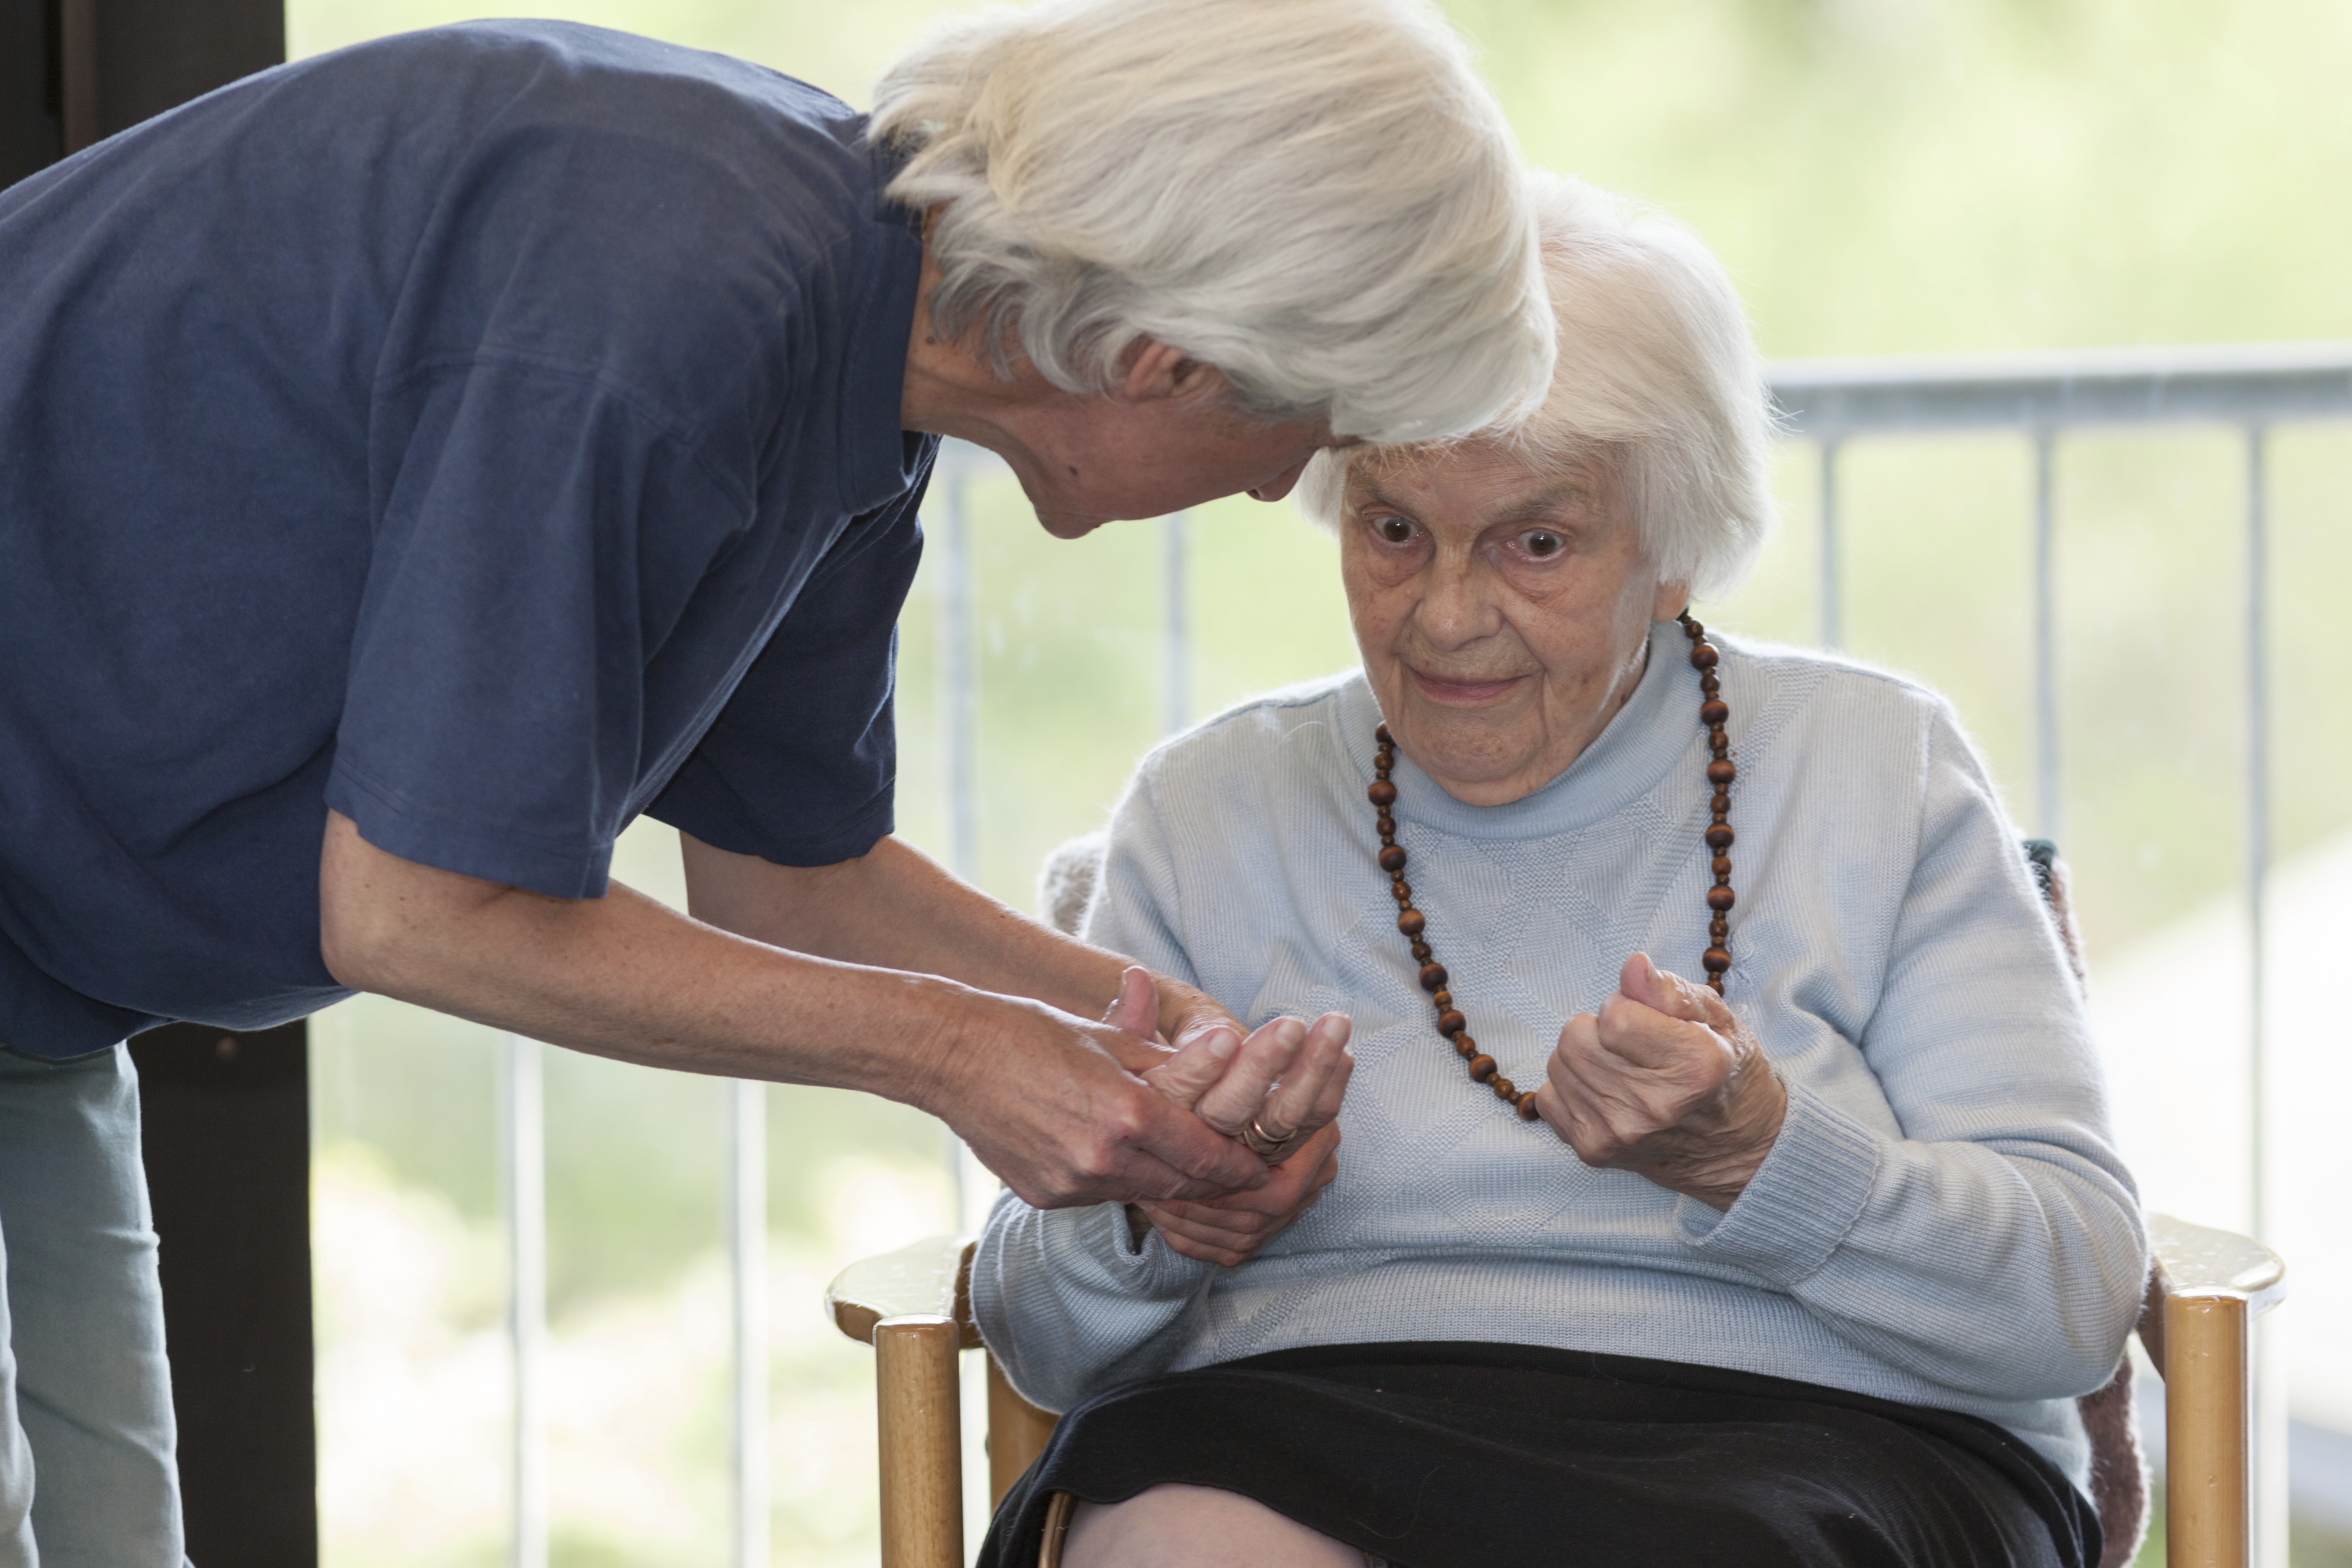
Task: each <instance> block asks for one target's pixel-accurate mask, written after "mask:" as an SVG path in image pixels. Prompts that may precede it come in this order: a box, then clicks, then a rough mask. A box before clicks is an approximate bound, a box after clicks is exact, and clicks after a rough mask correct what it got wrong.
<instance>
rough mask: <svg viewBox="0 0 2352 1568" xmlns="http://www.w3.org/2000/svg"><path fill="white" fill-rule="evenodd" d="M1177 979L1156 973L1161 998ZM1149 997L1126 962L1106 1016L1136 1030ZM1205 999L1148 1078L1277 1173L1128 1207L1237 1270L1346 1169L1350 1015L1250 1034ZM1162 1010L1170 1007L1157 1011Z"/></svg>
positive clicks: (1188, 1250)
mask: <svg viewBox="0 0 2352 1568" xmlns="http://www.w3.org/2000/svg"><path fill="white" fill-rule="evenodd" d="M1174 984H1175V983H1173V982H1171V981H1168V980H1166V979H1165V978H1162V979H1161V980H1160V982H1159V995H1160V998H1162V1000H1163V1003H1164V999H1165V998H1166V996H1167V993H1168V989H1169V988H1170V987H1171V986H1172V985H1174ZM1178 989H1179V990H1180V991H1189V989H1190V988H1189V987H1179V988H1178ZM1191 994H1192V996H1194V997H1200V994H1199V993H1198V992H1192V993H1191ZM1153 1000H1154V988H1153V984H1152V977H1151V975H1150V973H1148V972H1147V971H1145V970H1142V969H1140V968H1133V969H1129V970H1128V971H1127V973H1125V975H1124V976H1122V978H1121V989H1120V993H1119V998H1118V1001H1117V1002H1115V1003H1113V1004H1112V1005H1111V1008H1110V1011H1109V1013H1108V1015H1106V1016H1105V1019H1104V1021H1105V1022H1106V1023H1108V1024H1111V1025H1113V1026H1119V1027H1125V1028H1128V1029H1129V1030H1136V1029H1139V1028H1140V1027H1142V1026H1146V1021H1147V1020H1148V1019H1150V1017H1151V1016H1152V1008H1153ZM1200 1000H1201V1002H1202V1003H1204V1004H1206V1006H1207V1007H1208V1008H1210V1009H1213V1010H1214V1014H1213V1018H1210V1017H1202V1018H1201V1021H1200V1022H1198V1023H1196V1024H1195V1025H1194V1026H1192V1028H1191V1029H1190V1030H1188V1031H1186V1032H1184V1033H1182V1034H1181V1035H1180V1037H1179V1038H1180V1041H1181V1044H1180V1046H1179V1047H1178V1048H1177V1049H1175V1050H1174V1051H1173V1052H1172V1053H1171V1055H1170V1056H1169V1057H1168V1058H1166V1059H1165V1060H1163V1061H1161V1062H1160V1063H1158V1064H1156V1065H1154V1066H1152V1067H1150V1068H1146V1069H1144V1073H1143V1078H1144V1080H1145V1081H1146V1082H1148V1083H1150V1085H1151V1086H1152V1087H1153V1088H1154V1089H1158V1090H1159V1091H1160V1093H1162V1094H1164V1095H1166V1096H1167V1097H1168V1098H1169V1099H1170V1100H1172V1101H1173V1102H1175V1103H1176V1104H1178V1105H1181V1106H1184V1107H1186V1108H1187V1109H1189V1110H1192V1111H1193V1112H1194V1113H1195V1114H1197V1115H1198V1116H1199V1117H1200V1118H1201V1120H1202V1121H1205V1122H1207V1123H1208V1124H1209V1125H1210V1126H1212V1127H1213V1128H1215V1129H1217V1130H1218V1131H1221V1132H1224V1133H1227V1134H1228V1135H1230V1136H1233V1137H1236V1138H1240V1139H1242V1140H1244V1142H1247V1143H1248V1144H1249V1145H1250V1146H1251V1147H1252V1148H1254V1149H1256V1150H1258V1151H1259V1152H1262V1153H1264V1154H1265V1157H1266V1158H1267V1159H1268V1160H1269V1161H1271V1162H1273V1163H1274V1168H1273V1174H1272V1179H1271V1180H1270V1181H1268V1182H1267V1183H1266V1184H1265V1185H1264V1186H1262V1187H1259V1188H1256V1189H1255V1190H1254V1191H1250V1192H1246V1193H1240V1194H1234V1195H1232V1196H1229V1197H1223V1198H1215V1199H1202V1200H1194V1201H1191V1202H1181V1201H1180V1202H1169V1203H1144V1204H1141V1205H1131V1206H1130V1209H1129V1215H1130V1218H1134V1217H1136V1216H1138V1215H1139V1216H1140V1217H1141V1218H1142V1219H1143V1220H1144V1221H1145V1222H1146V1223H1149V1224H1150V1225H1151V1226H1153V1227H1154V1228H1156V1229H1158V1230H1159V1231H1160V1234H1161V1235H1162V1236H1164V1237H1167V1239H1168V1244H1169V1246H1171V1247H1174V1248H1175V1249H1176V1250H1177V1251H1179V1252H1181V1253H1182V1254H1184V1255H1185V1256H1186V1257H1188V1258H1202V1259H1205V1260H1206V1261H1209V1262H1212V1263H1219V1264H1223V1265H1224V1266H1226V1267H1227V1268H1231V1267H1232V1266H1233V1265H1234V1264H1237V1263H1241V1262H1243V1261H1244V1260H1245V1259H1247V1258H1249V1257H1251V1256H1252V1255H1253V1254H1255V1252H1256V1251H1257V1249H1258V1248H1259V1247H1263V1246H1265V1243H1266V1242H1267V1241H1268V1240H1270V1239H1271V1238H1272V1237H1274V1236H1275V1235H1276V1234H1277V1233H1278V1232H1280V1231H1281V1230H1282V1229H1283V1228H1284V1227H1285V1226H1287V1225H1289V1224H1290V1222H1291V1221H1293V1220H1295V1219H1297V1217H1298V1216H1299V1215H1301V1214H1303V1213H1305V1212H1306V1211H1307V1208H1308V1207H1309V1206H1310V1205H1313V1204H1314V1202H1315V1200H1316V1199H1317V1198H1318V1197H1319V1196H1321V1195H1322V1192H1323V1189H1324V1188H1325V1187H1327V1186H1328V1185H1330V1184H1331V1181H1332V1178H1333V1177H1335V1176H1337V1175H1338V1174H1339V1165H1338V1163H1337V1162H1336V1161H1335V1160H1334V1159H1333V1157H1332V1156H1333V1153H1334V1152H1335V1151H1336V1150H1337V1149H1338V1148H1339V1128H1338V1127H1337V1126H1336V1125H1335V1124H1334V1121H1335V1119H1336V1118H1337V1117H1338V1116H1339V1106H1340V1103H1341V1101H1342V1100H1344V1099H1345V1098H1346V1095H1347V1089H1348V1078H1349V1073H1350V1072H1352V1071H1353V1070H1354V1068H1355V1058H1353V1057H1352V1056H1350V1055H1349V1052H1348V1036H1349V1021H1348V1019H1347V1017H1346V1016H1344V1015H1342V1014H1338V1013H1327V1014H1325V1015H1324V1016H1322V1017H1320V1018H1318V1019H1317V1020H1316V1021H1315V1022H1314V1023H1313V1024H1312V1025H1307V1024H1302V1023H1300V1022H1299V1021H1298V1020H1297V1019H1296V1018H1276V1019H1275V1020H1273V1021H1272V1022H1270V1023H1268V1024H1266V1025H1265V1026H1262V1027H1261V1028H1259V1029H1257V1030H1256V1031H1255V1033H1253V1034H1251V1035H1250V1037H1248V1038H1247V1039H1245V1040H1244V1039H1243V1038H1242V1037H1241V1036H1240V1033H1239V1028H1238V1026H1236V1025H1234V1024H1233V1023H1232V1021H1231V1018H1230V1016H1229V1015H1227V1014H1226V1013H1225V1012H1224V1011H1223V1008H1219V1007H1216V1005H1215V1004H1214V1003H1213V1002H1208V1000H1207V998H1205V997H1200ZM1160 1016H1161V1017H1162V1018H1165V1017H1166V1016H1168V1009H1167V1008H1166V1006H1165V1005H1162V1007H1161V1008H1160ZM1195 1016H1199V1015H1197V1014H1196V1015H1195ZM1302 1139H1303V1140H1304V1142H1300V1140H1302Z"/></svg>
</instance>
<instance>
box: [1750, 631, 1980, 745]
mask: <svg viewBox="0 0 2352 1568" xmlns="http://www.w3.org/2000/svg"><path fill="white" fill-rule="evenodd" d="M1708 635H1709V637H1710V638H1711V639H1712V640H1714V641H1716V642H1717V644H1718V645H1719V646H1720V647H1722V648H1723V650H1724V652H1725V654H1726V656H1727V667H1726V670H1725V673H1726V675H1727V676H1729V677H1731V679H1733V680H1734V681H1738V684H1734V685H1731V686H1730V687H1729V688H1728V689H1727V691H1726V695H1727V697H1729V698H1730V699H1731V700H1732V701H1733V704H1734V707H1735V709H1737V708H1738V707H1739V706H1740V705H1741V699H1742V696H1743V695H1744V696H1745V698H1746V706H1747V707H1748V710H1749V712H1748V725H1749V727H1751V729H1753V730H1759V731H1762V733H1759V734H1756V735H1755V736H1754V738H1755V739H1756V740H1767V739H1768V738H1769V737H1771V736H1777V735H1779V734H1781V733H1783V732H1788V731H1795V732H1798V733H1802V732H1805V731H1820V730H1821V729H1822V728H1823V727H1824V726H1828V727H1832V728H1835V729H1837V730H1839V731H1843V732H1844V733H1846V734H1847V735H1848V736H1849V738H1860V737H1861V736H1862V735H1864V734H1876V735H1878V736H1881V737H1883V738H1888V739H1891V738H1893V737H1894V736H1895V734H1896V733H1900V734H1902V735H1904V736H1906V737H1912V738H1916V739H1918V740H1922V741H1924V740H1926V739H1927V737H1928V736H1929V735H1930V734H1932V733H1936V732H1942V733H1945V734H1948V735H1949V736H1951V737H1954V738H1956V739H1958V740H1959V741H1961V742H1966V739H1967V732H1966V731H1965V730H1964V728H1963V727H1962V725H1961V723H1960V720H1959V715H1958V712H1957V711H1956V710H1954V709H1953V707H1952V703H1951V700H1949V699H1948V698H1947V697H1946V696H1945V695H1944V694H1943V693H1942V692H1940V691H1938V690H1937V689H1935V688H1934V687H1933V686H1930V685H1929V684H1927V682H1926V681H1925V680H1922V679H1918V678H1916V677H1915V676H1912V675H1908V674H1906V673H1904V672H1903V671H1901V670H1896V669H1889V668H1885V666H1882V665H1877V664H1873V663H1870V662H1869V661H1867V660H1865V659H1861V658H1854V657H1853V656H1852V655H1851V654H1846V653H1842V652H1834V651H1832V650H1829V649H1825V648H1819V647H1796V646H1793V645H1790V644H1786V643H1775V642H1769V641H1765V640H1763V639H1760V638H1752V637H1738V636H1720V637H1718V636H1717V635H1716V634H1714V633H1712V632H1710V633H1709V634H1708ZM1734 671H1738V672H1739V674H1738V675H1734V674H1733V672H1734ZM1739 676H1745V678H1746V679H1745V680H1744V681H1740V680H1739ZM1741 684H1744V685H1746V686H1747V688H1748V689H1747V691H1746V692H1745V693H1744V694H1743V693H1742V692H1741V691H1740V689H1739V685H1741ZM1734 724H1735V726H1738V724H1739V721H1738V720H1736V719H1735V721H1734Z"/></svg>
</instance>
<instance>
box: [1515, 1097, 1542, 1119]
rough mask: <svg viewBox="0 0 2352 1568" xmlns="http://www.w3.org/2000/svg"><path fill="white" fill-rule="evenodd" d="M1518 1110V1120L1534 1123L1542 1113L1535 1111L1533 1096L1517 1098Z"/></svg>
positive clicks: (1534, 1098)
mask: <svg viewBox="0 0 2352 1568" xmlns="http://www.w3.org/2000/svg"><path fill="white" fill-rule="evenodd" d="M1518 1109H1519V1120H1520V1121H1537V1120H1538V1119H1539V1118H1541V1116H1542V1115H1543V1112H1542V1111H1540V1110H1537V1109H1536V1097H1535V1096H1534V1095H1533V1094H1523V1095H1521V1096H1519V1107H1518Z"/></svg>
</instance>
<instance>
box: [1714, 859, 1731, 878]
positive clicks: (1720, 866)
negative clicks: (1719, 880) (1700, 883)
mask: <svg viewBox="0 0 2352 1568" xmlns="http://www.w3.org/2000/svg"><path fill="white" fill-rule="evenodd" d="M1709 869H1711V870H1713V871H1714V872H1715V874H1716V875H1717V876H1718V877H1728V876H1730V875H1731V857H1730V856H1728V855H1718V856H1717V857H1716V858H1715V864H1714V865H1713V866H1712V867H1710V868H1709Z"/></svg>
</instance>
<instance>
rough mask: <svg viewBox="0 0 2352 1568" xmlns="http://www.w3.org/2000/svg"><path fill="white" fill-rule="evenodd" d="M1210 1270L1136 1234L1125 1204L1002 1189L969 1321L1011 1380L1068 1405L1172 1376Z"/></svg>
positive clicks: (1028, 1393)
mask: <svg viewBox="0 0 2352 1568" xmlns="http://www.w3.org/2000/svg"><path fill="white" fill-rule="evenodd" d="M1215 1274H1216V1268H1215V1266H1214V1265H1213V1264H1209V1263H1204V1262H1198V1261H1195V1260H1193V1259H1192V1258H1185V1257H1183V1256H1181V1254H1179V1253H1177V1252H1176V1251H1175V1250H1174V1249H1173V1248H1171V1247H1170V1246H1169V1245H1168V1244H1167V1241H1166V1239H1165V1238H1164V1237H1158V1236H1155V1235H1152V1234H1151V1233H1150V1232H1149V1231H1145V1232H1143V1233H1142V1234H1141V1235H1137V1234H1136V1233H1135V1232H1134V1231H1132V1230H1130V1229H1129V1225H1128V1221H1127V1218H1126V1216H1125V1215H1123V1214H1122V1213H1121V1211H1120V1207H1119V1205H1112V1204H1104V1205H1097V1206H1096V1207H1093V1208H1086V1209H1057V1210H1054V1211H1052V1212H1045V1211H1041V1210H1038V1209H1035V1208H1032V1207H1031V1206H1029V1205H1027V1204H1024V1203H1022V1202H1021V1201H1020V1200H1019V1199H1017V1198H1014V1197H1013V1196H1011V1195H1010V1194H1007V1195H1006V1196H1004V1197H1002V1198H999V1199H998V1200H997V1206H996V1209H995V1212H994V1213H993V1214H992V1215H990V1216H989V1222H988V1227H987V1231H986V1233H985V1234H984V1235H983V1236H982V1238H981V1243H980V1247H979V1249H978V1251H977V1252H976V1253H975V1254H974V1256H973V1258H972V1269H971V1303H972V1315H973V1318H974V1319H975V1321H977V1322H978V1323H979V1325H980V1330H981V1335H982V1338H983V1339H984V1340H986V1341H987V1342H988V1347H989V1350H990V1352H991V1353H992V1354H993V1355H994V1356H995V1357H996V1360H997V1362H998V1363H999V1364H1000V1365H1002V1366H1003V1368H1004V1371H1005V1375H1006V1376H1007V1377H1008V1378H1010V1379H1011V1380H1012V1383H1013V1386H1014V1387H1015V1388H1017V1389H1019V1390H1020V1391H1021V1393H1022V1394H1023V1395H1024V1397H1025V1398H1027V1399H1029V1400H1030V1401H1031V1402H1032V1403H1034V1404H1037V1405H1043V1406H1045V1408H1046V1409H1049V1410H1066V1409H1068V1408H1069V1407H1070V1406H1071V1405H1075V1404H1076V1403H1077V1402H1078V1401H1079V1400H1080V1399H1083V1398H1084V1397H1086V1395H1087V1394H1090V1393H1092V1392H1094V1391H1096V1390H1097V1389H1101V1388H1105V1387H1108V1386H1109V1385H1110V1384H1114V1383H1124V1382H1127V1381H1129V1380H1130V1379H1133V1378H1138V1377H1150V1376H1152V1375H1154V1374H1156V1373H1161V1372H1165V1371H1166V1370H1167V1369H1168V1366H1169V1364H1170V1363H1171V1362H1172V1361H1173V1360H1174V1359H1175V1357H1176V1354H1177V1352H1179V1351H1180V1350H1181V1348H1182V1344H1183V1335H1184V1328H1185V1325H1186V1323H1187V1322H1189V1321H1190V1320H1191V1316H1192V1309H1193V1306H1194V1304H1195V1303H1197V1302H1198V1301H1199V1300H1200V1299H1201V1296H1202V1292H1203V1291H1205V1290H1206V1289H1208V1286H1209V1283H1210V1281H1211V1279H1213V1278H1214V1276H1215Z"/></svg>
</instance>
